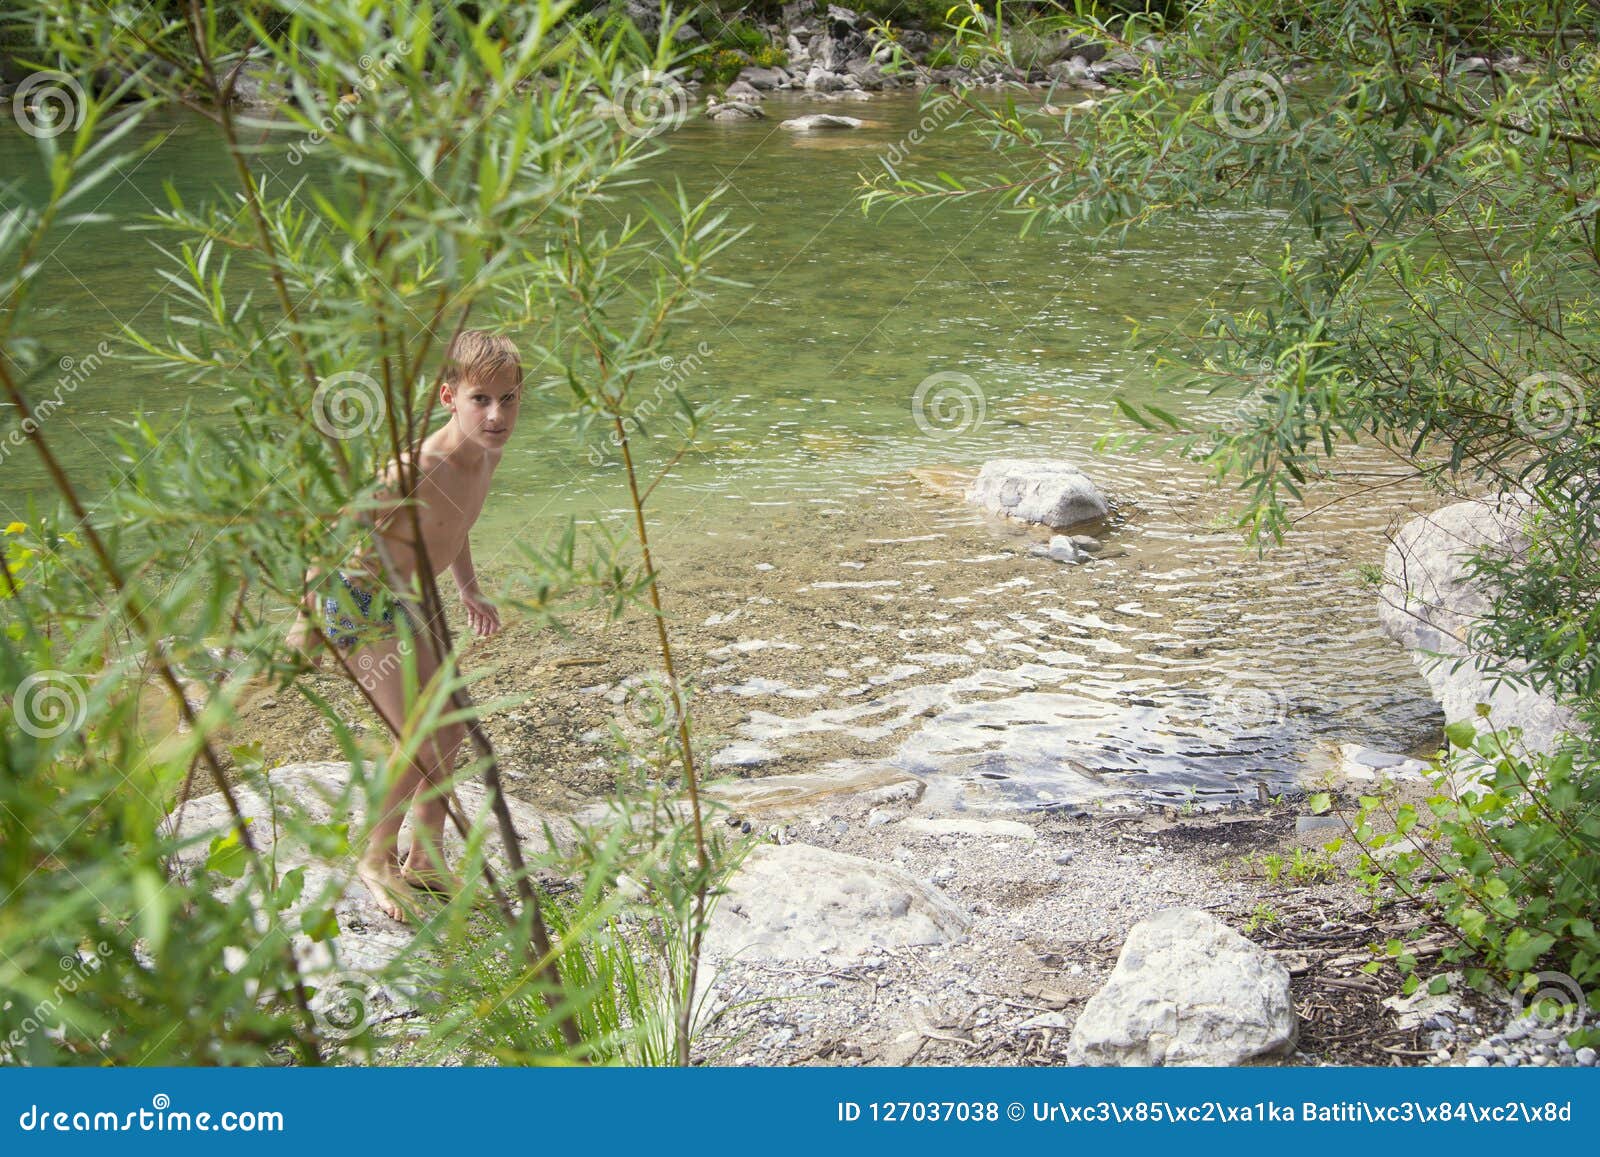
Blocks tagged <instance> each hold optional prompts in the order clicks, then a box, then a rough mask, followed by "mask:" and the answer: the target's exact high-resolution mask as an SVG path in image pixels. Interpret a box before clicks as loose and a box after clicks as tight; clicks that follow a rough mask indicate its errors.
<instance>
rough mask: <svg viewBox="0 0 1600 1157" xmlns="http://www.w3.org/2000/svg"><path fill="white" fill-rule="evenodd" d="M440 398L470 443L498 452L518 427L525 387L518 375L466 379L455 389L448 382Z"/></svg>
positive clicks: (455, 386)
mask: <svg viewBox="0 0 1600 1157" xmlns="http://www.w3.org/2000/svg"><path fill="white" fill-rule="evenodd" d="M439 397H440V400H441V401H442V402H444V405H445V407H446V408H447V409H449V410H450V411H451V412H452V413H454V414H455V420H456V424H457V425H458V426H459V427H460V428H461V432H462V433H463V434H464V435H465V436H466V438H467V440H468V441H470V442H476V443H477V444H478V445H480V446H482V447H484V448H485V449H488V450H499V449H500V448H501V447H503V446H504V445H505V444H506V442H507V441H508V440H509V439H510V437H511V431H512V430H513V429H515V428H516V425H517V407H518V406H519V405H521V403H522V387H521V385H520V384H519V383H518V381H517V375H516V373H515V371H510V372H507V373H506V374H503V375H500V376H498V377H489V378H467V379H466V380H464V381H461V382H458V383H456V384H455V385H454V386H452V385H451V384H450V383H448V382H446V383H445V384H444V385H443V386H442V387H441V388H440V391H439Z"/></svg>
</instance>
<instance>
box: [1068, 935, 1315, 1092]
mask: <svg viewBox="0 0 1600 1157" xmlns="http://www.w3.org/2000/svg"><path fill="white" fill-rule="evenodd" d="M1297 1034H1298V1022H1297V1020H1296V1017H1295V1011H1294V1005H1293V1004H1292V1003H1291V1002H1290V999H1289V973H1288V971H1287V970H1286V969H1285V968H1284V967H1283V965H1282V964H1280V963H1278V961H1276V960H1275V959H1273V958H1272V956H1271V955H1270V954H1268V953H1267V952H1266V951H1265V950H1263V949H1261V948H1258V947H1257V946H1256V945H1254V944H1252V943H1251V942H1250V941H1248V940H1246V939H1245V938H1244V937H1243V936H1241V935H1239V934H1238V933H1237V932H1235V931H1234V930H1233V929H1232V928H1229V927H1228V926H1227V925H1225V924H1222V923H1220V922H1219V921H1217V920H1216V919H1215V918H1213V917H1212V916H1210V915H1209V914H1207V913H1205V912H1202V911H1199V910H1198V909H1195V908H1168V909H1166V910H1165V911H1162V912H1157V913H1156V914H1155V915H1154V916H1152V917H1150V919H1148V920H1142V921H1140V922H1139V923H1138V924H1135V925H1134V926H1133V930H1132V931H1131V932H1129V933H1128V939H1127V942H1126V943H1125V944H1123V946H1122V955H1121V956H1119V957H1118V958H1117V967H1116V969H1115V970H1114V971H1113V972H1112V973H1111V979H1110V980H1108V981H1106V986H1105V987H1104V988H1102V989H1101V990H1100V991H1099V992H1098V993H1096V994H1095V995H1094V996H1093V997H1092V998H1091V999H1090V1000H1089V1003H1088V1004H1087V1005H1085V1006H1084V1009H1083V1014H1082V1015H1081V1016H1079V1017H1078V1021H1077V1023H1076V1024H1075V1025H1073V1028H1072V1043H1071V1045H1070V1046H1069V1053H1070V1056H1071V1059H1072V1060H1073V1061H1074V1062H1075V1063H1079V1064H1086V1065H1237V1064H1243V1063H1244V1062H1246V1061H1250V1060H1254V1059H1257V1058H1264V1057H1269V1056H1272V1055H1274V1054H1280V1053H1285V1052H1288V1051H1289V1050H1291V1049H1292V1048H1293V1047H1294V1042H1295V1038H1296V1036H1297Z"/></svg>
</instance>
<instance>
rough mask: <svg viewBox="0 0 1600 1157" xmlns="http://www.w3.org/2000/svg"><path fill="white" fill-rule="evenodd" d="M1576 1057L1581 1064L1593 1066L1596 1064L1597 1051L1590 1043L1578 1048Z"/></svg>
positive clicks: (1586, 1066) (1588, 1066)
mask: <svg viewBox="0 0 1600 1157" xmlns="http://www.w3.org/2000/svg"><path fill="white" fill-rule="evenodd" d="M1576 1059H1577V1062H1578V1063H1579V1064H1580V1065H1583V1066H1584V1067H1585V1068H1592V1067H1593V1065H1594V1059H1595V1052H1594V1050H1593V1049H1592V1048H1590V1047H1589V1046H1588V1045H1585V1046H1584V1047H1583V1048H1581V1049H1579V1050H1578V1054H1577V1058H1576Z"/></svg>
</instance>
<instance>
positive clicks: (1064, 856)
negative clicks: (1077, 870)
mask: <svg viewBox="0 0 1600 1157" xmlns="http://www.w3.org/2000/svg"><path fill="white" fill-rule="evenodd" d="M1056 863H1058V864H1070V863H1072V853H1071V852H1062V853H1061V854H1060V855H1059V856H1057V857H1056Z"/></svg>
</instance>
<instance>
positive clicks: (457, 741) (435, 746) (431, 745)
mask: <svg viewBox="0 0 1600 1157" xmlns="http://www.w3.org/2000/svg"><path fill="white" fill-rule="evenodd" d="M466 738H467V731H466V728H464V727H462V726H461V725H460V724H459V723H450V724H446V725H445V726H444V727H441V728H439V730H438V731H436V732H435V733H434V735H433V738H432V739H430V740H429V741H428V743H427V746H426V748H425V749H424V753H425V755H426V758H425V760H424V762H425V763H427V764H428V765H429V768H430V770H436V771H437V772H438V773H439V774H440V775H449V774H450V773H451V772H452V771H453V770H455V763H456V753H457V752H459V751H460V750H461V745H462V744H463V743H465V742H466Z"/></svg>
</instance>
